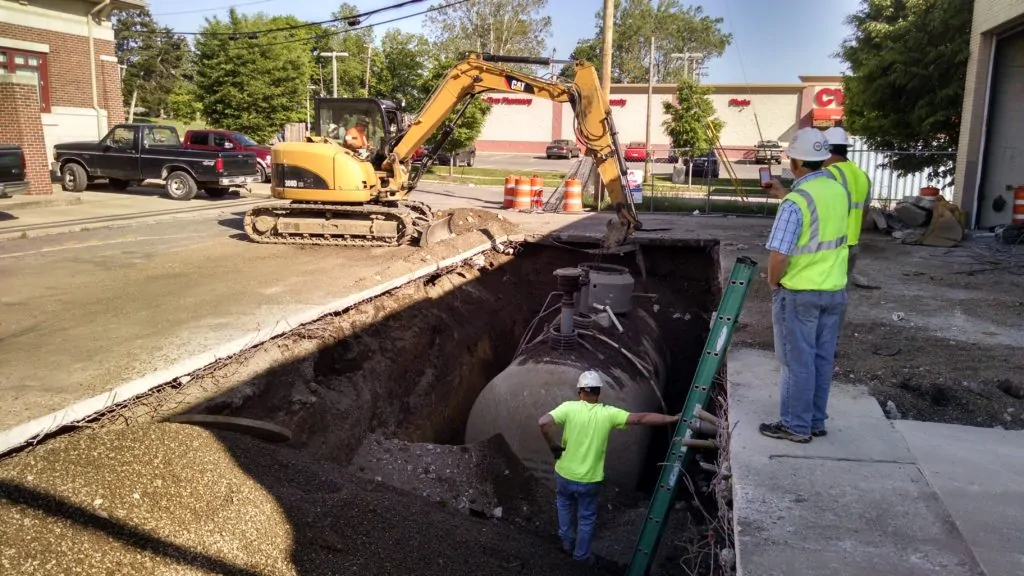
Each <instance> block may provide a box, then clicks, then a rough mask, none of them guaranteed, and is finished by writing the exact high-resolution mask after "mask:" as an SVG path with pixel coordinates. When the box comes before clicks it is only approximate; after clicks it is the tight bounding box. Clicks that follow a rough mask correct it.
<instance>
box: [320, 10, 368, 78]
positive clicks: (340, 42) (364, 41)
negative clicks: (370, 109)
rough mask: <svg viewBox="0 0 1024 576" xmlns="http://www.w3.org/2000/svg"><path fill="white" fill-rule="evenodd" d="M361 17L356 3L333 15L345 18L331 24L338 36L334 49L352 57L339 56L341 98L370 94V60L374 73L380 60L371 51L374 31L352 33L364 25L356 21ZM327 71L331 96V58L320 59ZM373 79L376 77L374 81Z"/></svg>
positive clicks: (335, 37) (332, 46) (362, 30)
mask: <svg viewBox="0 0 1024 576" xmlns="http://www.w3.org/2000/svg"><path fill="white" fill-rule="evenodd" d="M356 14H359V8H357V7H356V6H354V5H352V4H348V3H343V4H341V5H340V6H339V7H338V9H337V10H335V11H334V12H333V13H331V16H332V17H334V18H341V19H342V20H341V21H340V22H337V23H334V24H332V25H331V28H332V29H333V31H334V36H333V37H332V38H331V41H330V43H329V44H330V50H333V51H335V52H345V53H347V54H348V56H345V57H338V97H339V98H346V97H347V98H353V97H362V96H365V95H366V91H365V89H366V61H367V59H368V58H369V59H370V60H371V62H370V68H371V72H372V69H373V62H374V60H375V59H379V55H377V54H375V52H376V51H371V47H372V46H373V44H374V36H373V28H363V29H361V30H353V31H350V30H349V29H350V28H357V27H359V26H360V25H362V24H363V22H362V20H360V19H358V18H355V15H356ZM319 60H320V62H319V63H318V64H320V65H321V66H322V67H323V70H324V76H325V81H326V85H327V87H328V89H327V90H325V92H326V93H327V94H330V93H331V92H330V87H331V82H332V78H331V74H332V71H331V66H332V63H331V59H330V58H328V57H321V58H319ZM371 80H372V78H371Z"/></svg>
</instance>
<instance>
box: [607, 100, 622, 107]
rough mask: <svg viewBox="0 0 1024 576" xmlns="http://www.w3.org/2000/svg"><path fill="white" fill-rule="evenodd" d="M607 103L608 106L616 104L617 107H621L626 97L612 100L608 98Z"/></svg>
mask: <svg viewBox="0 0 1024 576" xmlns="http://www.w3.org/2000/svg"><path fill="white" fill-rule="evenodd" d="M608 105H609V106H618V107H619V108H622V107H623V106H625V105H626V99H625V98H616V99H614V100H609V101H608Z"/></svg>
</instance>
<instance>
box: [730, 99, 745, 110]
mask: <svg viewBox="0 0 1024 576" xmlns="http://www.w3.org/2000/svg"><path fill="white" fill-rule="evenodd" d="M729 106H732V107H734V108H746V107H747V106H750V100H748V99H746V98H732V99H730V100H729Z"/></svg>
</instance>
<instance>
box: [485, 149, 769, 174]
mask: <svg viewBox="0 0 1024 576" xmlns="http://www.w3.org/2000/svg"><path fill="white" fill-rule="evenodd" d="M575 162H577V160H563V159H561V158H557V159H553V160H548V159H547V158H545V157H544V156H542V155H539V154H537V155H534V154H507V153H501V152H478V153H477V155H476V163H475V166H478V167H480V168H504V169H507V170H508V171H509V172H529V171H531V170H534V171H536V170H546V171H551V172H567V171H568V170H569V169H570V168H571V167H572V165H573V164H574V163H575ZM748 162H749V161H746V160H744V161H742V163H740V162H733V163H732V167H733V171H735V173H736V176H737V177H738V178H757V170H758V168H759V166H758V165H757V164H753V163H748ZM627 164H628V166H629V167H630V168H635V169H641V170H642V169H643V163H642V162H629V163H627ZM672 166H673V165H672V164H667V163H660V162H658V163H655V164H654V173H655V174H671V173H672ZM771 168H772V174H779V173H780V172H781V171H782V169H781V167H780V166H779V165H778V164H773V165H772V166H771ZM698 173H699V172H698ZM721 177H722V178H727V177H728V172H727V171H726V169H725V165H724V163H723V165H722V168H721Z"/></svg>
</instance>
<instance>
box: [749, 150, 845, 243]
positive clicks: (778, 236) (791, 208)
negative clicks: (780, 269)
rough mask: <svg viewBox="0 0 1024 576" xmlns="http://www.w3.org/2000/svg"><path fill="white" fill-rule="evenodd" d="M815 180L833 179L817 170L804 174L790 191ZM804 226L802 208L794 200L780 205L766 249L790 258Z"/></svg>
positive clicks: (784, 201) (785, 201) (822, 171)
mask: <svg viewBox="0 0 1024 576" xmlns="http://www.w3.org/2000/svg"><path fill="white" fill-rule="evenodd" d="M815 178H831V176H829V175H828V174H827V173H826V172H825V171H824V170H816V171H814V172H811V173H810V174H804V175H803V176H801V177H800V178H797V179H796V180H795V181H794V182H793V186H791V187H790V190H796V189H797V188H798V187H799V186H800V185H801V184H803V183H804V182H808V181H810V180H814V179H815ZM833 179H834V178H833ZM803 225H804V216H803V213H801V212H800V207H799V206H797V205H796V202H793V201H792V200H783V201H782V204H780V205H779V211H778V212H777V213H776V214H775V223H774V224H773V225H772V232H771V234H769V235H768V243H767V244H765V245H764V247H765V248H767V249H769V250H771V251H772V252H779V253H781V254H785V255H786V256H789V255H791V254H793V249H794V248H796V242H797V240H799V239H800V230H801V229H802V228H803Z"/></svg>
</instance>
